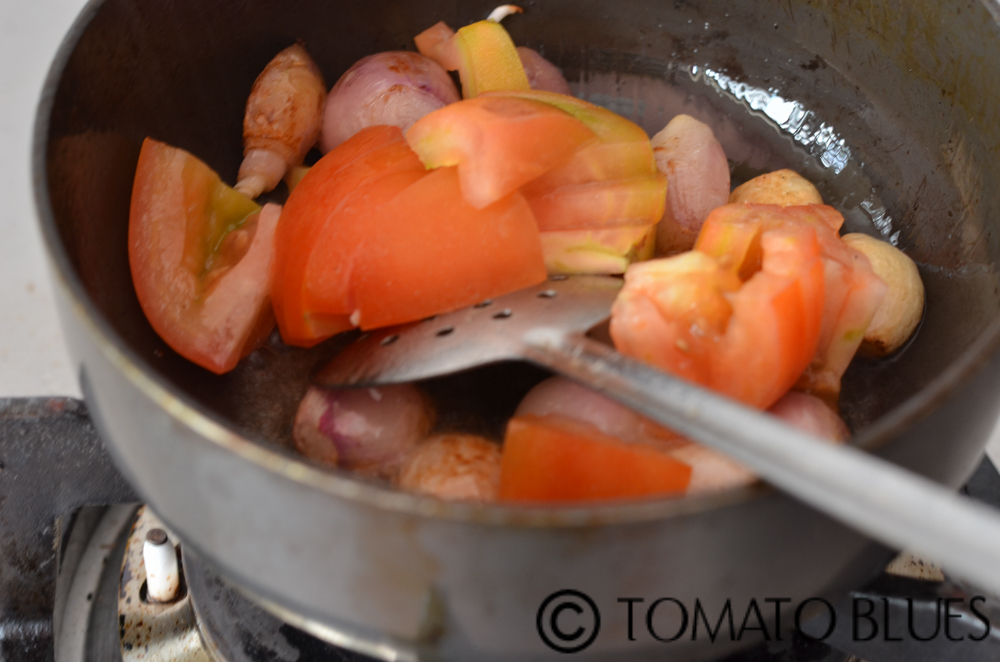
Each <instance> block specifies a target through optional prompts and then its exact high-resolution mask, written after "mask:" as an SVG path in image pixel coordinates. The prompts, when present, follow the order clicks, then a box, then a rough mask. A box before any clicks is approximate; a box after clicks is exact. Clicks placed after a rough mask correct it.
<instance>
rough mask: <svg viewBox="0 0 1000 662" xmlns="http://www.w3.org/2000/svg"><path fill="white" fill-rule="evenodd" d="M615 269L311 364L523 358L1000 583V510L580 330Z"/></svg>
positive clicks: (896, 541)
mask: <svg viewBox="0 0 1000 662" xmlns="http://www.w3.org/2000/svg"><path fill="white" fill-rule="evenodd" d="M620 286H621V281H620V280H618V279H614V278H607V277H600V276H574V277H571V278H565V277H554V278H552V279H550V280H549V281H547V282H545V283H543V284H541V285H538V286H536V287H532V288H527V289H524V290H521V291H518V292H515V293H513V294H509V295H506V296H503V297H499V298H497V299H495V300H493V301H484V302H482V303H480V304H477V305H476V306H473V307H471V308H467V309H464V310H459V311H456V312H453V313H449V314H446V315H441V316H439V317H435V318H431V319H428V320H424V321H423V322H417V323H413V324H409V325H406V326H402V327H395V328H391V329H383V330H379V331H377V332H373V333H370V334H365V335H364V336H362V337H361V338H359V339H358V341H356V342H355V343H353V344H352V345H350V346H348V347H347V348H346V349H345V350H344V351H343V352H342V353H341V354H340V355H338V356H337V357H336V358H335V359H334V360H333V361H332V362H331V363H329V364H327V365H326V366H325V367H324V368H323V369H322V370H321V371H320V372H319V373H318V374H317V376H316V379H315V381H316V383H318V384H320V385H323V386H328V387H346V386H373V385H378V384H390V383H399V382H404V381H412V380H418V379H426V378H429V377H435V376H439V375H445V374H449V373H453V372H458V371H460V370H465V369H468V368H473V367H476V366H480V365H485V364H488V363H494V362H497V361H503V360H514V359H520V360H527V361H531V362H533V363H536V364H538V365H541V366H544V367H547V368H551V369H552V370H554V371H556V372H558V373H561V374H563V375H565V376H567V377H570V378H572V379H574V380H576V381H578V382H580V383H581V384H584V385H586V386H588V387H590V388H593V389H595V390H597V391H600V392H602V393H604V394H605V395H607V396H609V397H611V398H614V399H615V400H617V401H619V402H621V403H623V404H625V405H627V406H628V407H631V408H632V409H634V410H636V411H638V412H641V413H642V414H643V415H645V416H647V417H649V418H651V419H652V420H654V421H656V422H657V423H660V424H662V425H665V426H667V427H670V428H672V429H674V430H676V431H677V432H679V433H681V434H683V435H685V436H687V437H689V438H691V439H694V440H697V441H699V442H702V443H704V444H705V445H707V446H710V447H712V448H714V449H716V450H718V451H720V452H723V453H725V454H726V455H728V456H730V457H732V458H733V459H735V460H737V461H738V462H741V463H742V464H744V465H746V466H747V467H749V468H750V469H752V470H754V471H755V472H756V473H757V474H759V475H760V476H761V477H762V478H764V479H765V480H767V481H768V482H770V483H772V484H773V485H775V486H776V487H778V488H780V489H782V490H785V491H786V492H788V493H789V494H792V495H794V496H796V497H797V498H799V499H801V500H802V501H804V502H805V503H808V504H810V505H811V506H813V507H815V508H816V509H818V510H821V511H823V512H825V513H827V514H829V515H831V516H833V517H835V518H837V519H839V520H841V521H842V522H844V523H846V524H848V525H850V526H852V527H854V528H856V529H858V530H859V531H862V532H864V533H865V534H867V535H869V536H871V537H872V538H874V539H876V540H879V541H881V542H883V543H885V544H887V545H889V546H891V547H894V548H897V549H910V550H913V551H917V552H919V553H921V554H923V555H926V556H927V557H929V558H931V559H934V560H937V561H938V562H940V563H941V564H943V565H944V566H945V567H946V568H947V569H948V571H949V572H951V573H953V574H955V575H957V576H960V577H962V578H964V579H966V580H968V581H970V582H972V583H974V584H977V585H978V586H980V587H981V588H984V589H987V590H989V591H991V592H992V593H993V594H994V595H1000V515H998V514H997V513H996V511H994V510H992V509H991V508H989V507H987V506H984V505H982V504H980V503H977V502H974V501H972V500H970V499H966V498H963V497H960V496H958V495H957V494H955V493H953V492H951V491H949V490H948V489H946V488H944V487H942V486H941V485H938V484H937V483H934V482H932V481H930V480H927V479H926V478H923V477H921V476H918V475H916V474H913V473H910V472H909V471H906V470H904V469H902V468H900V467H897V466H895V465H893V464H890V463H888V462H885V461H884V460H881V459H879V458H878V457H875V456H873V455H869V454H867V453H864V452H861V451H859V450H857V449H856V448H853V447H851V446H842V445H835V444H831V443H829V442H827V441H824V440H822V439H819V438H818V437H814V436H811V435H808V434H805V433H803V432H800V431H798V430H796V429H794V428H792V427H789V426H787V425H785V424H784V423H782V422H780V421H779V419H777V418H776V417H773V416H769V415H767V414H764V413H762V412H759V411H757V410H754V409H751V408H748V407H745V406H743V405H741V404H739V403H737V402H735V401H733V400H729V399H728V398H725V397H722V396H720V395H717V394H715V393H713V392H711V391H708V390H705V389H703V388H700V387H698V386H695V385H693V384H690V383H688V382H685V381H682V380H679V379H676V378H674V377H671V376H670V375H668V374H666V373H663V372H660V371H658V370H655V369H653V368H651V367H648V366H646V365H643V364H641V363H639V362H637V361H634V360H632V359H630V358H628V357H626V356H623V355H621V354H619V353H617V352H616V351H614V349H612V348H611V347H608V346H607V345H604V344H602V343H599V342H597V341H594V340H591V339H589V338H587V337H586V336H585V335H584V334H585V333H586V332H587V331H588V330H590V329H591V328H593V327H594V326H596V325H597V324H599V323H601V322H602V321H604V320H605V319H607V318H608V316H609V311H610V308H611V303H612V302H613V301H614V298H615V295H616V294H617V293H618V290H619V288H620Z"/></svg>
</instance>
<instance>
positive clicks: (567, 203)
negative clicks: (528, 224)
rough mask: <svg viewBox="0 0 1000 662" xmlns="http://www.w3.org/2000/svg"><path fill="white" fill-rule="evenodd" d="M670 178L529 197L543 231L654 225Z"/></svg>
mask: <svg viewBox="0 0 1000 662" xmlns="http://www.w3.org/2000/svg"><path fill="white" fill-rule="evenodd" d="M666 199H667V178H666V177H665V176H663V175H654V176H651V177H636V178H634V179H625V180H617V181H615V180H612V181H595V182H589V183H586V184H574V185H571V186H561V187H559V188H556V189H554V190H552V191H549V192H546V193H543V194H540V195H529V196H528V204H529V205H531V211H532V212H534V214H535V220H536V221H538V229H539V230H541V231H542V232H548V231H550V230H577V229H582V228H588V229H597V228H612V227H620V226H624V225H654V224H655V223H656V222H657V221H659V220H660V218H662V217H663V209H664V207H665V205H666Z"/></svg>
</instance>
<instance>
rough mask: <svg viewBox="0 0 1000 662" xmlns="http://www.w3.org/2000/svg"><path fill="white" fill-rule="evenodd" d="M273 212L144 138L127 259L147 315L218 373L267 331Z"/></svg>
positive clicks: (167, 337) (191, 160)
mask: <svg viewBox="0 0 1000 662" xmlns="http://www.w3.org/2000/svg"><path fill="white" fill-rule="evenodd" d="M280 213H281V208H280V207H278V206H276V205H267V206H265V207H264V209H263V210H261V209H260V207H258V206H257V205H256V204H255V203H254V202H253V201H252V200H250V199H249V198H247V197H246V196H244V195H243V194H241V193H238V192H237V191H234V190H233V189H231V188H229V187H228V186H226V185H225V184H223V183H222V182H221V180H220V179H219V176H218V175H217V174H216V173H215V172H213V171H212V170H211V169H210V168H209V167H208V166H207V165H205V164H204V163H203V162H201V161H200V160H198V159H197V158H195V157H194V156H192V155H191V154H189V153H188V152H185V151H184V150H181V149H177V148H175V147H171V146H169V145H166V144H164V143H162V142H158V141H156V140H153V139H151V138H147V139H146V140H145V141H144V142H143V144H142V150H141V151H140V153H139V163H138V165H137V167H136V174H135V182H134V185H133V189H132V201H131V207H130V210H129V232H128V247H129V266H130V268H131V271H132V281H133V283H134V284H135V290H136V294H137V296H138V298H139V304H140V305H141V306H142V309H143V312H144V313H145V314H146V318H147V319H148V320H149V322H150V324H152V326H153V328H154V329H155V330H156V332H157V333H158V334H159V335H160V337H161V338H163V340H164V341H165V342H166V343H167V344H168V345H170V347H171V348H173V349H174V350H175V351H176V352H177V353H178V354H180V355H182V356H184V357H185V358H187V359H189V360H191V361H193V362H195V363H197V364H198V365H200V366H202V367H203V368H206V369H208V370H211V371H212V372H215V373H219V374H221V373H224V372H227V371H229V370H232V369H233V368H234V367H235V366H236V363H237V362H238V361H239V359H240V357H241V356H243V355H245V354H246V353H248V352H249V351H251V350H253V349H254V348H255V347H256V346H257V345H258V344H259V343H260V342H261V341H262V340H263V339H264V338H266V337H267V335H268V333H269V332H270V329H271V328H273V324H274V319H273V315H272V313H271V304H270V290H271V264H272V262H273V259H274V234H275V229H276V227H277V222H278V218H279V216H280Z"/></svg>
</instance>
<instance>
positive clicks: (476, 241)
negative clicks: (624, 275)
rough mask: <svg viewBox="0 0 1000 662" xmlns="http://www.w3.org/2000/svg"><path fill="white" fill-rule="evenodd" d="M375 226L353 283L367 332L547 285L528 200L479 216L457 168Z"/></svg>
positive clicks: (422, 183)
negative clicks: (462, 187)
mask: <svg viewBox="0 0 1000 662" xmlns="http://www.w3.org/2000/svg"><path fill="white" fill-rule="evenodd" d="M369 222H370V223H371V225H372V226H373V227H372V233H371V234H370V235H369V237H370V238H371V239H370V241H369V244H368V246H367V250H366V251H365V252H364V253H363V258H361V259H360V260H357V261H356V262H355V265H354V274H353V279H352V282H353V283H354V297H355V301H356V305H357V311H358V313H359V318H358V324H359V326H360V327H361V328H362V329H371V328H376V327H381V326H388V325H391V324H400V323H402V322H410V321H414V320H419V319H423V318H425V317H427V316H429V315H435V314H437V313H442V312H446V311H449V310H454V309H456V308H462V307H464V306H471V305H473V304H475V303H479V302H480V301H483V300H484V299H488V298H491V297H495V296H500V295H501V294H507V293H508V292H513V291H515V290H519V289H521V288H524V287H528V286H530V285H535V284H537V283H541V282H542V281H544V280H545V278H546V272H545V263H544V261H543V259H542V246H541V240H540V239H539V236H538V228H537V227H536V225H535V219H534V217H533V216H532V214H531V209H530V207H528V204H527V203H526V202H525V200H524V198H523V197H522V196H521V195H520V194H519V193H513V194H511V195H508V196H506V197H505V198H502V199H501V200H499V201H497V202H495V203H493V204H491V205H489V206H488V207H486V208H484V209H475V208H474V207H472V206H471V205H469V203H468V202H466V201H465V199H464V197H463V196H462V195H461V192H460V190H459V173H458V171H457V170H456V169H455V168H439V169H438V170H434V171H432V172H431V173H429V174H428V175H426V176H425V177H424V178H423V179H421V180H419V181H417V182H415V183H413V184H411V185H410V186H409V187H407V188H406V190H405V191H403V192H402V193H400V194H399V195H398V196H397V197H395V198H394V199H393V200H391V201H389V202H387V203H386V204H385V205H383V206H382V207H381V208H379V209H378V210H377V211H375V212H373V216H372V218H371V219H369Z"/></svg>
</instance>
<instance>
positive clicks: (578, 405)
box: [514, 377, 686, 447]
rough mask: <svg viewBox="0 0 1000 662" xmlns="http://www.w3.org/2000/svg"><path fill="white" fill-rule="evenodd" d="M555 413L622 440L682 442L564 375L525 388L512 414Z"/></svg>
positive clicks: (673, 443)
mask: <svg viewBox="0 0 1000 662" xmlns="http://www.w3.org/2000/svg"><path fill="white" fill-rule="evenodd" d="M549 414H558V415H560V416H565V417H566V418H571V419H573V420H575V421H580V422H582V423H589V424H591V425H593V426H594V427H596V428H597V429H598V430H600V431H601V432H603V433H604V434H606V435H609V436H611V437H617V438H618V439H621V440H623V441H642V442H653V443H656V444H657V445H658V446H661V447H662V446H663V445H669V446H673V445H676V444H679V443H686V442H684V441H683V440H682V439H681V437H679V436H678V435H676V434H675V433H673V432H671V431H670V430H667V429H666V428H663V427H661V426H659V425H657V424H656V423H654V422H652V421H650V420H649V419H647V418H644V417H643V416H641V415H639V414H637V413H636V412H634V411H632V410H631V409H629V408H628V407H626V406H625V405H622V404H619V403H617V402H615V401H614V400H612V399H611V398H608V397H607V396H604V395H601V394H600V393H598V392H597V391H592V390H591V389H589V388H586V387H585V386H581V385H579V384H577V383H576V382H574V381H571V380H569V379H566V378H565V377H552V378H550V379H546V380H545V381H544V382H541V383H540V384H538V385H537V386H535V387H534V388H533V389H531V390H530V391H528V394H527V395H526V396H524V399H523V400H521V403H520V404H519V405H518V406H517V411H516V412H515V413H514V416H526V415H533V416H547V415H549Z"/></svg>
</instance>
